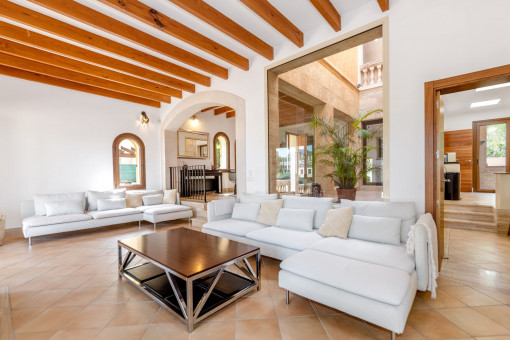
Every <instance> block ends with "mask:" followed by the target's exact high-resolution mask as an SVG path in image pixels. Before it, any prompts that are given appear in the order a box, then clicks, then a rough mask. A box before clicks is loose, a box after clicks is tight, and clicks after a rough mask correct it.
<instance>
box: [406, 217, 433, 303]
mask: <svg viewBox="0 0 510 340" xmlns="http://www.w3.org/2000/svg"><path fill="white" fill-rule="evenodd" d="M420 224H421V225H423V227H424V228H425V231H426V233H427V252H428V254H427V255H428V256H427V257H428V262H429V273H428V284H427V290H428V291H430V293H431V296H432V298H433V299H435V298H436V288H437V282H436V279H437V277H438V270H437V268H438V265H437V264H438V252H437V228H436V223H435V222H434V219H433V218H432V215H431V214H430V213H427V214H425V215H422V216H421V217H420V218H419V219H418V222H416V224H415V225H413V226H412V227H411V230H410V231H409V238H408V239H407V245H406V248H407V253H408V254H410V255H412V254H414V249H415V242H416V241H415V228H416V226H417V225H420Z"/></svg>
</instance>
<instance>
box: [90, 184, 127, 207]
mask: <svg viewBox="0 0 510 340" xmlns="http://www.w3.org/2000/svg"><path fill="white" fill-rule="evenodd" d="M125 197H126V189H115V190H108V191H91V190H89V191H87V203H88V208H87V210H88V211H94V210H97V199H98V198H125Z"/></svg>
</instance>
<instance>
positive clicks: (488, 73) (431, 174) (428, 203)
mask: <svg viewBox="0 0 510 340" xmlns="http://www.w3.org/2000/svg"><path fill="white" fill-rule="evenodd" d="M503 82H510V65H504V66H499V67H495V68H491V69H487V70H482V71H477V72H472V73H468V74H463V75H460V76H455V77H450V78H444V79H439V80H435V81H430V82H426V83H425V212H428V213H431V214H432V216H433V217H434V220H435V219H436V214H437V209H436V202H435V197H436V194H437V192H436V186H435V183H436V180H437V175H438V174H437V172H436V171H435V169H436V168H437V158H436V149H437V138H436V135H437V133H438V132H437V124H438V119H439V118H438V117H439V110H438V109H437V106H436V103H435V102H436V93H437V92H440V94H441V95H445V94H449V93H455V92H461V91H467V90H473V89H476V88H478V87H484V86H491V85H497V84H501V83H503ZM436 224H437V225H438V226H439V227H438V248H439V249H438V253H439V254H438V255H439V259H440V260H441V259H442V258H443V257H444V233H443V230H442V225H441V224H440V223H438V221H436ZM439 229H441V230H439ZM441 262H442V261H439V266H441Z"/></svg>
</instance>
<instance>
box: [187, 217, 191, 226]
mask: <svg viewBox="0 0 510 340" xmlns="http://www.w3.org/2000/svg"><path fill="white" fill-rule="evenodd" d="M188 228H191V217H188Z"/></svg>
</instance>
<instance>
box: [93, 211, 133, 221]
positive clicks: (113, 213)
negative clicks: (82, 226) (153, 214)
mask: <svg viewBox="0 0 510 340" xmlns="http://www.w3.org/2000/svg"><path fill="white" fill-rule="evenodd" d="M139 213H140V212H139V211H138V210H136V209H135V208H124V209H115V210H103V211H98V210H95V211H89V212H87V214H89V215H90V216H92V217H93V218H94V219H95V220H100V219H102V218H108V217H118V216H126V215H133V214H139Z"/></svg>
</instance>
